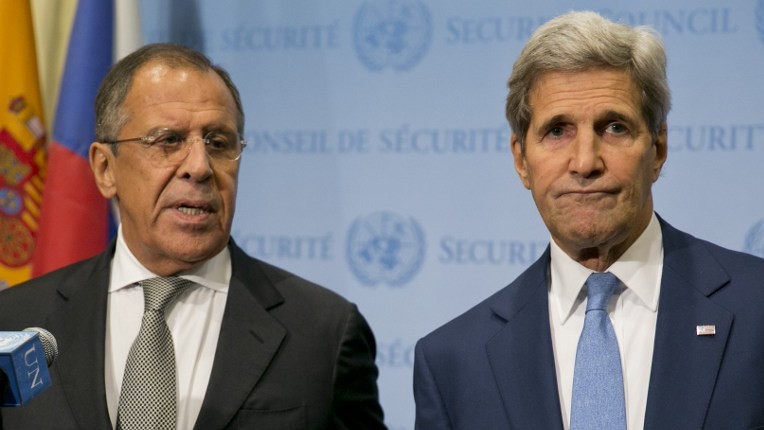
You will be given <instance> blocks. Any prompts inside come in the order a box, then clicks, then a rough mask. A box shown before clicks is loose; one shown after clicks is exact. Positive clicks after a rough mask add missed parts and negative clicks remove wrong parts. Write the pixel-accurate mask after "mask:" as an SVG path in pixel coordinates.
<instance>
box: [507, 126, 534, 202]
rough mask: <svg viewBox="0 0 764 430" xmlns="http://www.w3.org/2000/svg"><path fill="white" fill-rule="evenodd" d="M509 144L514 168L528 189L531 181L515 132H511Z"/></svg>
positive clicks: (521, 145) (520, 144)
mask: <svg viewBox="0 0 764 430" xmlns="http://www.w3.org/2000/svg"><path fill="white" fill-rule="evenodd" d="M510 145H511V147H512V157H514V159H515V170H516V171H517V174H518V176H520V180H521V181H522V182H523V186H525V188H528V189H530V187H531V182H530V180H529V177H528V165H527V164H526V162H525V154H524V151H523V144H522V143H521V142H520V139H518V138H517V135H515V133H512V137H511V139H510Z"/></svg>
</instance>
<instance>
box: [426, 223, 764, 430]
mask: <svg viewBox="0 0 764 430" xmlns="http://www.w3.org/2000/svg"><path fill="white" fill-rule="evenodd" d="M661 228H662V231H663V246H664V261H663V278H662V281H661V290H660V299H659V304H658V321H657V327H656V332H655V350H654V352H653V364H652V372H651V376H650V381H649V384H650V385H649V388H648V399H647V411H646V416H645V429H650V430H659V429H666V430H677V429H681V430H692V429H724V430H729V429H754V428H764V260H762V259H760V258H756V257H753V256H751V255H746V254H742V253H738V252H733V251H729V250H726V249H723V248H720V247H718V246H716V245H713V244H711V243H708V242H705V241H701V240H699V239H696V238H694V237H692V236H690V235H688V234H685V233H682V232H680V231H678V230H676V229H674V228H673V227H671V226H669V225H668V224H666V223H665V222H663V221H662V220H661ZM549 264H550V260H549V250H548V249H547V251H546V253H545V254H544V255H543V256H542V257H541V258H540V259H539V260H538V261H537V262H535V263H534V264H533V265H532V266H531V267H530V268H528V270H526V271H525V272H524V273H523V274H521V275H520V276H519V277H518V278H517V279H516V280H515V281H514V282H513V283H512V284H510V285H509V286H507V287H506V288H504V289H502V290H500V291H499V292H498V293H496V294H495V295H493V296H492V297H490V298H488V299H487V300H485V301H484V302H482V303H480V304H479V305H477V306H476V307H474V308H472V309H471V310H469V311H467V312H466V313H464V314H463V315H461V316H459V317H458V318H456V319H454V320H453V321H451V322H449V323H447V324H446V325H444V326H443V327H441V328H439V329H437V330H436V331H434V332H433V333H431V334H429V335H428V336H426V337H424V338H423V339H421V340H420V341H419V342H418V344H417V347H416V358H415V364H414V393H415V398H416V429H417V430H444V429H451V430H457V429H463V430H477V429H480V430H492V429H501V430H509V429H517V430H533V429H543V430H553V429H560V430H561V429H562V428H563V425H562V418H561V413H560V400H559V397H558V390H557V379H556V376H555V375H556V372H555V364H554V353H553V350H552V338H551V334H550V329H549V308H548V304H547V302H548V300H547V291H548V278H547V276H548V275H547V274H548V272H549ZM709 324H714V325H716V335H714V336H697V335H696V330H695V329H696V326H697V325H709ZM644 383H647V381H644Z"/></svg>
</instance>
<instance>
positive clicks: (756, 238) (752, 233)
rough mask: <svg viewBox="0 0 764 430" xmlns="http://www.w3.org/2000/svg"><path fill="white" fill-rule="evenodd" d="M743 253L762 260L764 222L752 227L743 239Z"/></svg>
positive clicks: (763, 255) (763, 252) (763, 256)
mask: <svg viewBox="0 0 764 430" xmlns="http://www.w3.org/2000/svg"><path fill="white" fill-rule="evenodd" d="M745 252H747V253H749V254H753V255H755V256H757V257H762V258H764V220H761V221H759V222H757V223H756V224H754V225H753V227H751V228H750V229H749V230H748V234H747V235H746V238H745Z"/></svg>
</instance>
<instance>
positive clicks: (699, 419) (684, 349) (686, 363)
mask: <svg viewBox="0 0 764 430" xmlns="http://www.w3.org/2000/svg"><path fill="white" fill-rule="evenodd" d="M662 229H663V237H664V268H663V278H662V281H661V292H660V300H659V304H658V322H657V326H656V332H655V349H654V352H653V364H652V370H651V376H650V388H649V392H648V398H647V411H646V415H645V428H650V429H675V428H702V426H703V418H704V417H705V416H706V409H707V407H708V404H709V402H710V399H711V394H712V392H713V389H714V383H715V381H716V377H717V374H718V372H719V367H720V365H721V360H722V356H723V355H724V350H725V347H726V344H727V338H728V336H729V333H730V328H731V327H732V321H733V315H732V314H731V313H730V312H728V311H727V310H725V309H723V308H721V307H719V306H717V305H716V304H715V303H713V302H712V300H710V299H709V296H710V295H711V294H713V293H714V292H716V291H717V290H718V289H720V288H722V287H723V286H724V285H725V284H726V283H727V282H729V277H728V275H727V273H726V272H725V271H724V269H722V268H721V267H720V266H719V264H718V263H717V262H716V260H715V259H713V257H711V256H710V255H709V254H708V253H707V251H706V250H705V248H703V247H701V246H699V244H698V243H697V242H696V241H695V240H689V236H687V235H685V234H683V233H680V232H678V231H677V230H675V229H673V228H672V227H670V226H668V225H667V224H665V223H662ZM698 325H714V326H715V327H716V334H715V335H713V336H698V335H697V334H696V326H698Z"/></svg>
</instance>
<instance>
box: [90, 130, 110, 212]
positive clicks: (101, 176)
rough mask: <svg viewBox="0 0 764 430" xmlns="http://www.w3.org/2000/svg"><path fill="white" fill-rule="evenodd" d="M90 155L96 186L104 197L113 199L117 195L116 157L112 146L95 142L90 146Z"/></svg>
mask: <svg viewBox="0 0 764 430" xmlns="http://www.w3.org/2000/svg"><path fill="white" fill-rule="evenodd" d="M89 155H90V168H91V169H92V170H93V176H94V177H95V182H96V186H98V190H99V191H101V195H102V196H104V197H105V198H107V199H111V198H112V197H114V196H116V195H117V177H116V172H115V168H116V159H115V157H116V156H115V155H114V152H112V148H111V145H108V144H105V143H100V142H93V143H91V144H90V151H89Z"/></svg>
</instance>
